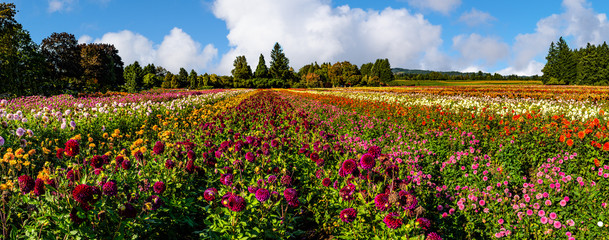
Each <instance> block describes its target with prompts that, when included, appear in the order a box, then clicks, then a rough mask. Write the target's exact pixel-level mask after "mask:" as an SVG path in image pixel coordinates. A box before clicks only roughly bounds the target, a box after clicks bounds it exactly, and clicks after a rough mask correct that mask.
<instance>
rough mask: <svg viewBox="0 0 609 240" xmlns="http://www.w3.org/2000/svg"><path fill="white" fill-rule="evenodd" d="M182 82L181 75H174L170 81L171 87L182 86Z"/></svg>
mask: <svg viewBox="0 0 609 240" xmlns="http://www.w3.org/2000/svg"><path fill="white" fill-rule="evenodd" d="M180 82H181V81H180V75H173V76H172V77H171V82H170V84H171V85H170V86H171V88H174V89H175V88H180Z"/></svg>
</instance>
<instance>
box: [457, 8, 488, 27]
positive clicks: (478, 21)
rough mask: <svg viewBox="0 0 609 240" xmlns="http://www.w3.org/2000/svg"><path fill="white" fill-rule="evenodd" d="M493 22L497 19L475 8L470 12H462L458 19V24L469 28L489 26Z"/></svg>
mask: <svg viewBox="0 0 609 240" xmlns="http://www.w3.org/2000/svg"><path fill="white" fill-rule="evenodd" d="M495 20H497V19H496V18H495V17H493V16H491V14H490V13H487V12H483V11H480V10H478V9H475V8H472V10H470V11H468V12H464V13H463V14H462V15H461V17H459V22H463V23H465V24H467V25H468V26H470V27H475V26H480V25H490V22H492V21H495Z"/></svg>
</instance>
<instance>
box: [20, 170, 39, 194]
mask: <svg viewBox="0 0 609 240" xmlns="http://www.w3.org/2000/svg"><path fill="white" fill-rule="evenodd" d="M18 181H19V189H21V192H22V193H23V194H28V193H30V192H31V191H32V190H33V189H34V185H35V183H34V179H32V178H31V177H30V176H28V175H22V176H21V177H19V178H18Z"/></svg>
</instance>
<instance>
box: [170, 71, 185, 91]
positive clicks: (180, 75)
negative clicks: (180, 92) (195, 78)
mask: <svg viewBox="0 0 609 240" xmlns="http://www.w3.org/2000/svg"><path fill="white" fill-rule="evenodd" d="M177 77H178V78H177V85H173V84H172V88H185V87H187V86H188V72H187V71H186V69H184V68H180V72H179V73H178V75H177ZM173 86H176V87H173Z"/></svg>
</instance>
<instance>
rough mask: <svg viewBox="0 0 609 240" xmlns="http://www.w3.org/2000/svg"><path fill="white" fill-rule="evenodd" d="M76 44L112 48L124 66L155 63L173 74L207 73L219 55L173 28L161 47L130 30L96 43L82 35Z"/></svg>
mask: <svg viewBox="0 0 609 240" xmlns="http://www.w3.org/2000/svg"><path fill="white" fill-rule="evenodd" d="M78 42H79V43H109V44H113V45H114V46H115V47H116V49H118V54H119V55H120V56H121V58H122V60H123V62H124V63H125V65H127V64H131V63H133V62H134V61H138V62H139V63H140V65H147V64H149V63H154V64H155V65H160V66H163V67H164V68H166V69H167V70H169V71H171V72H174V73H177V72H178V71H179V69H180V68H181V67H183V68H186V69H195V70H196V71H202V70H207V69H209V68H210V63H211V61H212V60H213V59H214V58H215V57H216V56H217V54H218V50H217V49H216V48H215V47H214V46H213V45H211V44H208V45H206V46H205V47H204V48H203V49H202V48H201V44H200V43H198V42H196V41H194V40H193V39H192V38H191V37H190V35H188V34H187V33H185V32H184V31H182V29H180V28H173V29H172V30H171V31H170V32H169V34H168V35H166V36H165V38H164V40H163V42H162V43H161V44H160V45H155V44H154V43H153V42H152V41H151V40H149V39H148V38H146V37H145V36H143V35H141V34H138V33H134V32H131V31H129V30H123V31H120V32H110V33H106V34H104V35H103V36H102V37H101V38H97V39H95V40H93V38H92V37H90V36H88V35H83V36H81V37H80V38H79V39H78Z"/></svg>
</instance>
